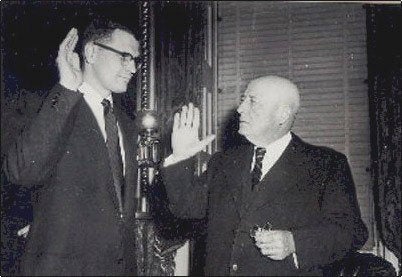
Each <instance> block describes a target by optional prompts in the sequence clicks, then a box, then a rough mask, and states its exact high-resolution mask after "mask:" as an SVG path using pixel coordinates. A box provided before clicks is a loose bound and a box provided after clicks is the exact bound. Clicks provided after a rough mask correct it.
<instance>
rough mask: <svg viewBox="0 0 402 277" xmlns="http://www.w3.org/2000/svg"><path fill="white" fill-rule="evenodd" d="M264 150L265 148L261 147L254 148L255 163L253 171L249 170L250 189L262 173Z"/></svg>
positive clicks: (258, 180)
mask: <svg viewBox="0 0 402 277" xmlns="http://www.w3.org/2000/svg"><path fill="white" fill-rule="evenodd" d="M266 151H267V150H266V149H265V148H262V147H257V148H256V149H255V163H254V168H253V171H252V172H251V189H254V188H255V186H256V185H257V184H258V183H259V182H260V179H261V175H262V171H261V169H262V160H263V159H264V155H265V152H266Z"/></svg>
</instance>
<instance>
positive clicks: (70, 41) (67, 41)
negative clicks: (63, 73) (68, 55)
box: [59, 28, 78, 51]
mask: <svg viewBox="0 0 402 277" xmlns="http://www.w3.org/2000/svg"><path fill="white" fill-rule="evenodd" d="M77 33H78V31H77V29H76V28H71V30H70V31H69V32H68V33H67V35H66V37H65V38H64V40H63V41H62V42H61V43H60V47H59V50H60V51H64V50H66V49H68V48H70V47H71V46H72V45H74V46H75V43H77V40H78V35H77ZM74 41H75V43H74Z"/></svg>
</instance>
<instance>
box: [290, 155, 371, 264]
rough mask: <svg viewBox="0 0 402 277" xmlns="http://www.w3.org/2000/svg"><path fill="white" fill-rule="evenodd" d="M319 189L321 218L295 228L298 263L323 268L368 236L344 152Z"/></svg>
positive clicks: (353, 249) (355, 248) (334, 162)
mask: <svg viewBox="0 0 402 277" xmlns="http://www.w3.org/2000/svg"><path fill="white" fill-rule="evenodd" d="M330 166H331V169H330V170H329V172H331V173H330V174H329V176H328V178H327V180H326V181H325V182H323V184H322V190H321V192H320V203H319V204H320V212H321V220H320V221H319V222H318V224H317V223H315V224H313V226H309V227H306V228H300V229H297V230H292V233H293V237H294V240H295V246H296V254H297V259H298V263H299V267H300V268H302V269H307V270H308V269H310V268H313V267H317V268H320V267H322V266H324V265H327V264H330V263H332V262H333V261H335V260H339V259H342V258H343V257H345V256H346V255H347V254H348V253H350V252H351V251H355V250H357V249H359V248H361V247H362V246H363V245H364V243H365V242H366V240H367V235H368V234H367V228H366V226H365V225H364V223H363V221H362V219H361V215H360V210H359V206H358V203H357V197H356V191H355V186H354V182H353V178H352V174H351V171H350V168H349V165H348V162H347V160H346V157H345V156H342V158H340V159H336V160H335V161H333V162H332V163H331V165H330Z"/></svg>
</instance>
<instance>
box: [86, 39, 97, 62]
mask: <svg viewBox="0 0 402 277" xmlns="http://www.w3.org/2000/svg"><path fill="white" fill-rule="evenodd" d="M97 53H98V48H97V47H96V45H95V44H93V42H88V43H87V44H86V45H85V47H84V61H85V63H89V64H92V63H93V62H94V61H95V58H96V55H97Z"/></svg>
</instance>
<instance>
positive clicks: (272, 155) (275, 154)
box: [250, 132, 292, 179]
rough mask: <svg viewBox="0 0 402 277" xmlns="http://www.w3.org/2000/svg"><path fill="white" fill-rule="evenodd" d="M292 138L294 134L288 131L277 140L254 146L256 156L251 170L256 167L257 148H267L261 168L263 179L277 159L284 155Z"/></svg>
mask: <svg viewBox="0 0 402 277" xmlns="http://www.w3.org/2000/svg"><path fill="white" fill-rule="evenodd" d="M291 139H292V135H291V134H290V132H288V133H287V134H286V135H284V136H283V137H281V138H280V139H277V140H276V141H274V142H272V143H270V144H268V145H258V146H254V156H253V161H252V162H251V168H250V172H251V171H252V170H253V168H254V164H255V149H256V148H257V147H263V148H265V149H266V150H267V152H266V153H265V155H264V158H263V160H262V169H261V173H262V174H261V179H262V178H264V176H265V175H266V174H267V173H268V171H269V170H270V169H271V167H272V166H273V165H274V164H275V163H276V161H277V160H278V159H279V158H280V157H281V156H282V154H283V152H284V151H285V149H286V147H287V146H288V145H289V143H290V140H291Z"/></svg>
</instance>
